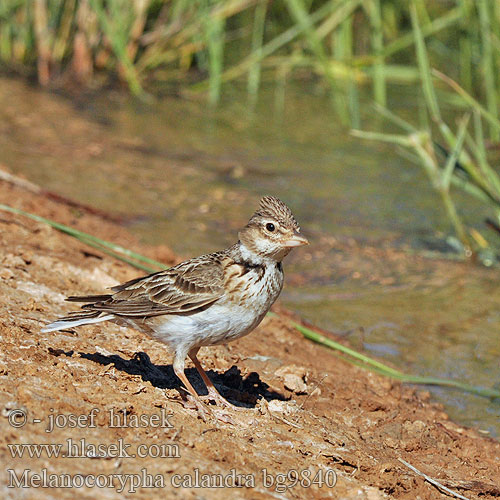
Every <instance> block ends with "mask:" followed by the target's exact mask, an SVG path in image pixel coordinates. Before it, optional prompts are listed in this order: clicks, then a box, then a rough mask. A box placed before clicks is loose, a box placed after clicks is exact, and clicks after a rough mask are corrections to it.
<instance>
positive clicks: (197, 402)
mask: <svg viewBox="0 0 500 500" xmlns="http://www.w3.org/2000/svg"><path fill="white" fill-rule="evenodd" d="M181 402H182V406H184V408H187V409H189V410H196V412H197V413H198V416H199V417H200V418H201V419H202V420H203V422H205V423H206V422H209V421H210V420H212V421H213V420H218V421H220V422H224V423H226V424H233V425H234V421H233V419H232V417H231V415H229V414H228V413H226V412H224V411H222V410H221V409H219V408H210V407H208V406H206V405H205V404H203V402H202V401H201V398H200V397H199V396H198V397H194V396H193V395H192V394H189V393H188V394H183V398H182V400H181Z"/></svg>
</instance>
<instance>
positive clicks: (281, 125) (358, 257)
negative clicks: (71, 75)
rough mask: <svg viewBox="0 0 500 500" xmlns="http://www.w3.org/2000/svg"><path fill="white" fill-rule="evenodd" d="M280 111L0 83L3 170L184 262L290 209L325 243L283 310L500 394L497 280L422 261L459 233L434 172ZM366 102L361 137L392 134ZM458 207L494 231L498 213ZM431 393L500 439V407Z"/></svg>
mask: <svg viewBox="0 0 500 500" xmlns="http://www.w3.org/2000/svg"><path fill="white" fill-rule="evenodd" d="M414 94H415V90H414V89H407V90H405V89H393V91H392V92H391V95H392V96H393V97H392V99H393V100H392V101H391V103H390V107H391V109H393V110H395V111H396V112H399V113H401V114H403V115H405V116H407V117H415V116H418V114H419V108H418V105H417V103H418V99H416V98H415V96H414ZM277 102H278V104H279V102H280V101H277V100H276V99H275V96H274V94H273V91H269V92H267V93H265V95H264V96H263V97H262V99H261V100H260V101H259V103H258V106H257V108H256V109H254V110H249V108H248V106H247V104H246V100H245V96H244V94H243V93H240V92H237V91H236V90H234V91H232V93H231V94H230V95H226V97H225V102H223V103H222V105H221V107H219V108H218V109H216V110H213V109H210V108H208V107H207V105H206V104H205V102H204V101H202V100H200V101H198V100H193V101H188V100H181V99H176V98H170V97H167V98H163V99H162V100H161V101H160V102H158V103H155V104H154V105H153V106H151V105H146V104H143V103H139V102H137V101H133V100H131V99H128V98H126V97H125V96H123V95H120V94H117V93H113V92H111V93H107V94H104V95H99V96H97V97H96V96H94V97H93V98H92V99H85V98H80V99H79V100H77V101H71V100H67V99H65V98H63V97H58V96H54V95H49V94H46V93H43V92H40V91H37V90H34V89H30V88H28V87H26V86H24V85H23V84H21V83H19V82H16V81H12V80H6V79H3V80H1V79H0V110H2V111H0V114H1V116H2V120H0V123H2V125H0V127H1V128H0V130H1V134H0V150H1V151H2V153H3V156H2V159H1V161H2V162H3V163H5V164H6V165H7V166H8V167H9V168H11V169H12V170H13V171H17V172H20V173H23V174H25V175H26V176H27V177H29V178H30V179H31V180H33V181H34V182H37V183H39V184H41V185H42V186H44V187H46V188H48V189H51V190H54V191H57V192H59V193H61V194H64V195H66V196H68V197H70V198H74V199H76V200H79V201H81V202H84V203H87V204H91V205H94V206H97V207H99V208H101V209H103V210H107V211H111V212H117V213H122V214H127V215H134V216H138V217H133V218H131V219H130V220H131V222H130V229H131V230H132V231H133V232H135V233H136V234H138V235H139V236H140V237H141V238H142V239H143V240H144V241H146V242H148V243H151V244H157V243H165V242H166V243H168V244H169V245H170V246H171V247H172V248H173V249H174V250H175V251H176V252H177V253H179V254H181V255H184V256H186V257H188V256H193V255H197V254H200V253H205V252H210V251H213V250H216V249H220V248H222V247H224V246H225V245H230V244H232V243H233V242H234V240H235V234H236V231H237V230H238V228H239V227H240V226H241V224H243V223H245V222H246V220H247V218H248V216H249V215H250V214H251V213H252V211H253V210H254V209H255V206H256V202H257V200H258V198H259V197H260V196H261V195H262V194H274V195H276V196H279V197H281V198H283V199H284V200H286V201H287V203H288V204H289V205H290V206H291V207H292V208H293V212H294V214H295V215H296V218H297V219H298V220H299V222H300V223H301V226H302V228H303V232H304V233H305V234H306V235H307V236H308V237H310V240H311V242H312V245H311V247H309V248H308V249H307V250H302V249H301V250H299V251H297V252H294V253H293V254H292V256H291V257H290V258H289V260H288V262H287V265H286V267H285V270H286V273H287V283H286V286H285V290H284V292H283V295H282V301H283V302H284V303H285V305H287V306H288V307H290V308H291V309H293V310H295V311H297V312H299V313H300V314H302V315H303V316H304V317H306V318H308V319H309V320H311V321H312V322H314V323H316V324H318V325H320V326H323V327H325V328H327V329H328V330H330V331H333V332H336V333H339V334H342V335H348V336H349V338H350V340H351V342H352V343H353V345H354V346H355V348H357V349H359V350H364V351H365V352H366V353H368V354H372V355H374V356H377V357H379V358H381V359H385V360H387V361H389V362H391V363H392V364H394V365H395V366H397V367H398V368H399V369H401V370H402V371H405V372H408V373H413V374H418V375H428V376H435V377H445V378H453V379H457V380H462V381H464V382H467V383H469V384H476V385H484V386H493V385H495V384H496V386H497V387H499V382H498V381H499V379H500V366H499V364H498V359H499V355H500V345H499V342H498V335H499V331H500V295H499V294H497V293H496V291H497V286H498V285H497V283H498V271H497V270H496V269H489V270H487V269H483V268H480V267H477V266H474V265H472V264H460V263H454V262H447V261H439V260H429V259H424V258H422V257H420V256H414V253H415V252H417V253H418V252H421V251H422V250H425V249H429V248H433V249H435V248H441V249H442V248H445V249H446V248H447V247H446V244H444V243H443V242H444V240H445V237H446V235H447V234H450V226H449V223H448V220H447V218H446V217H445V216H444V213H443V210H442V207H441V204H440V200H439V198H438V197H437V196H436V194H435V193H434V192H433V191H432V189H431V188H430V186H429V182H428V180H427V178H426V177H425V175H424V173H423V172H422V170H421V169H420V168H419V167H417V166H415V165H412V164H411V163H409V162H408V161H406V160H405V159H403V158H402V157H401V156H399V155H398V154H397V152H396V151H395V150H394V148H392V147H391V146H387V145H380V144H377V143H371V142H365V141H362V140H360V139H357V138H354V137H352V136H351V135H350V134H349V131H348V128H346V127H345V126H344V125H342V123H341V121H340V120H339V118H338V115H337V113H336V112H335V111H334V110H333V109H332V107H331V105H330V102H329V101H328V98H327V97H326V96H324V95H323V94H322V92H321V91H319V90H318V89H316V88H314V87H311V88H309V89H303V88H300V89H299V88H297V89H289V90H287V94H286V97H285V100H284V108H283V109H281V108H280V107H279V106H277V104H276V103H277ZM364 102H365V104H366V105H364V106H362V109H363V114H362V126H363V128H364V129H366V130H380V129H381V128H383V127H387V126H386V125H384V124H383V123H382V122H381V120H380V118H379V117H378V116H377V115H376V113H375V112H374V111H372V109H371V108H370V107H369V105H368V104H369V100H368V99H365V101H364ZM412 119H414V118H412ZM457 200H458V201H459V202H460V207H462V208H461V213H462V215H463V216H464V217H465V219H466V220H467V221H469V222H471V223H473V224H474V225H475V226H476V227H478V228H481V221H482V218H483V217H484V215H485V214H486V211H485V209H484V208H483V207H482V206H481V205H480V204H479V203H478V202H476V201H475V200H471V199H470V198H468V197H466V196H465V195H462V194H460V193H457ZM465 202H466V203H465ZM464 207H465V208H466V210H465V208H464ZM334 362H338V361H337V360H336V358H333V357H332V363H334ZM431 391H432V392H433V394H434V396H435V398H436V399H437V400H439V401H441V402H443V404H445V406H446V409H447V411H448V412H449V413H450V414H451V415H452V416H453V417H454V418H455V419H457V420H459V421H461V422H463V423H464V424H467V425H475V426H479V427H480V428H482V429H484V430H488V431H489V432H491V433H492V434H493V435H498V434H499V432H500V423H499V413H500V405H499V404H495V403H493V402H490V401H488V400H486V399H483V398H480V397H477V396H472V395H466V394H464V393H462V392H459V391H454V390H448V389H440V388H432V389H431Z"/></svg>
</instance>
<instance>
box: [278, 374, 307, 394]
mask: <svg viewBox="0 0 500 500" xmlns="http://www.w3.org/2000/svg"><path fill="white" fill-rule="evenodd" d="M283 385H284V386H285V388H286V389H288V390H289V391H292V392H294V393H295V394H307V385H306V383H305V382H304V380H303V379H302V378H301V377H299V376H298V375H295V374H294V373H287V374H286V375H285V377H284V379H283Z"/></svg>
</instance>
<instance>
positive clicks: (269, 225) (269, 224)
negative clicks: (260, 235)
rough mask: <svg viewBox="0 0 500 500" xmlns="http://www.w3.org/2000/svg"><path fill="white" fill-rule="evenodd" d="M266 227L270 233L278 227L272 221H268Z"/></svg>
mask: <svg viewBox="0 0 500 500" xmlns="http://www.w3.org/2000/svg"><path fill="white" fill-rule="evenodd" d="M266 229H267V230H268V231H269V232H270V233H272V232H273V231H274V230H275V229H276V227H275V226H274V224H273V223H272V222H268V223H267V224H266Z"/></svg>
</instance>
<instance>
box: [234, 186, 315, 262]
mask: <svg viewBox="0 0 500 500" xmlns="http://www.w3.org/2000/svg"><path fill="white" fill-rule="evenodd" d="M239 239H240V242H241V243H242V244H243V245H244V246H245V247H246V248H247V250H249V251H250V252H251V253H253V254H255V255H256V256H260V257H267V258H271V259H273V260H276V261H277V262H281V260H282V259H283V257H285V256H286V255H287V254H288V253H289V252H290V250H292V248H294V247H299V246H302V245H308V244H309V242H308V241H307V239H306V238H305V237H304V236H302V235H301V234H300V227H299V225H298V224H297V221H296V220H295V218H294V216H293V214H292V212H291V210H290V209H289V208H288V207H287V206H286V205H285V204H284V203H283V202H282V201H281V200H279V199H278V198H275V197H274V196H265V197H264V198H262V199H261V200H260V206H259V209H258V210H257V211H256V212H255V213H254V214H253V215H252V217H251V219H250V220H249V221H248V224H247V225H246V226H245V227H244V228H243V229H242V230H241V231H240V232H239Z"/></svg>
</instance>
